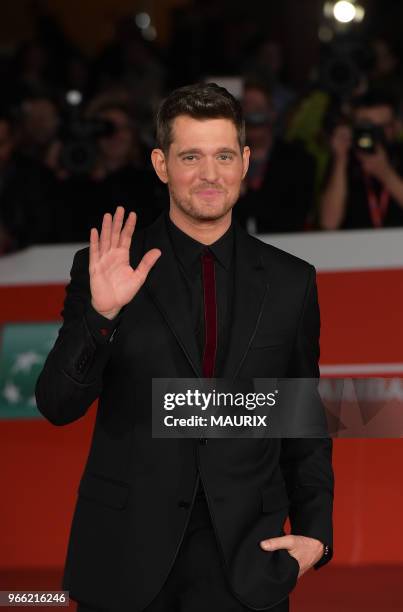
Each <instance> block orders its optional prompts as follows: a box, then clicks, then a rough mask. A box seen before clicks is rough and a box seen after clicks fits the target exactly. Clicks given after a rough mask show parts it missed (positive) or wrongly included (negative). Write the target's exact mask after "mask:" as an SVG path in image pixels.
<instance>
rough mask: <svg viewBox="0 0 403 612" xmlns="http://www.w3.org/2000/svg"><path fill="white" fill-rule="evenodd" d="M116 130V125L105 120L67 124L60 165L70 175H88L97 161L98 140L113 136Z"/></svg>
mask: <svg viewBox="0 0 403 612" xmlns="http://www.w3.org/2000/svg"><path fill="white" fill-rule="evenodd" d="M115 130H116V128H115V126H114V124H113V123H112V122H111V121H106V120H104V119H82V118H75V119H73V120H71V121H69V122H67V124H66V126H65V128H64V129H63V131H62V133H61V140H62V143H63V147H62V151H61V154H60V160H59V161H60V164H61V165H62V167H63V168H65V169H66V170H67V171H68V172H69V173H70V174H76V175H77V174H87V173H88V172H90V171H91V170H92V168H93V167H94V165H95V162H96V159H97V154H98V147H97V140H98V139H99V138H102V137H105V136H106V137H107V136H111V135H112V134H113V133H114V132H115Z"/></svg>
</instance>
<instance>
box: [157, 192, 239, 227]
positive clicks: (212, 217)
mask: <svg viewBox="0 0 403 612" xmlns="http://www.w3.org/2000/svg"><path fill="white" fill-rule="evenodd" d="M239 193H240V189H239V191H238V194H237V196H236V198H235V199H234V201H233V202H228V201H226V202H225V203H224V206H223V207H221V208H220V210H217V211H216V212H214V211H212V210H211V209H210V210H208V209H206V210H203V209H202V206H195V205H194V204H193V203H192V200H191V199H190V198H188V199H186V200H183V199H180V198H179V197H178V196H177V194H176V193H175V191H174V190H173V189H172V187H169V195H170V198H171V200H172V201H173V202H174V204H175V206H177V208H179V210H180V211H181V212H183V213H184V214H185V215H186V216H188V217H191V218H192V219H194V220H195V221H217V220H218V219H221V218H222V217H225V215H227V214H228V212H229V211H230V210H231V209H232V208H233V207H234V206H235V204H236V202H237V201H238V198H239Z"/></svg>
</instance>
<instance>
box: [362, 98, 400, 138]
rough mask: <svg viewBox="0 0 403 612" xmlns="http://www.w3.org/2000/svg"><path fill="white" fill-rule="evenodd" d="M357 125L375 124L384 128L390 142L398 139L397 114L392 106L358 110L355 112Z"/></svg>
mask: <svg viewBox="0 0 403 612" xmlns="http://www.w3.org/2000/svg"><path fill="white" fill-rule="evenodd" d="M354 121H355V123H373V124H374V125H377V126H379V127H382V128H383V130H384V132H385V137H386V140H387V141H388V142H392V141H393V140H395V138H396V137H397V131H398V125H397V121H396V117H395V114H394V112H393V110H392V108H390V106H387V105H385V106H374V107H373V108H364V107H363V108H357V109H356V111H355V112H354Z"/></svg>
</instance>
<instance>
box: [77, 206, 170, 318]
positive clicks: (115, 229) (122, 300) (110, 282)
mask: <svg viewBox="0 0 403 612" xmlns="http://www.w3.org/2000/svg"><path fill="white" fill-rule="evenodd" d="M124 214H125V209H124V207H123V206H117V208H116V211H115V214H114V216H113V219H112V215H111V214H110V213H105V215H104V217H103V220H102V229H101V235H100V237H99V238H98V230H97V229H96V228H95V227H92V228H91V233H90V249H89V256H90V257H89V273H90V287H91V304H92V306H93V308H95V310H96V311H97V312H99V313H100V314H102V315H103V316H104V317H107V318H108V319H113V318H114V317H116V315H117V314H118V312H119V311H120V309H121V308H122V307H123V306H125V305H126V304H128V302H130V300H132V299H133V297H134V296H135V295H136V293H137V292H138V291H139V289H140V288H141V286H142V284H143V283H144V281H145V280H146V278H147V275H148V273H149V271H150V270H151V268H152V267H153V265H154V264H155V262H156V261H157V259H158V257H159V256H160V255H161V251H160V250H159V249H151V250H150V251H148V252H147V253H145V255H144V256H143V258H142V260H141V261H140V263H139V264H138V266H137V268H136V269H134V268H132V266H131V265H130V257H129V250H130V244H131V240H132V236H133V232H134V228H135V226H136V218H137V216H136V213H134V212H130V213H129V215H128V217H127V219H126V223H125V224H124V226H123V229H122V224H123V218H124Z"/></svg>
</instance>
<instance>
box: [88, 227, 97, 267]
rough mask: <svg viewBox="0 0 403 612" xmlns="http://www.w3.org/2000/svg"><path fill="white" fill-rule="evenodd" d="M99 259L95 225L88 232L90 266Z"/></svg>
mask: <svg viewBox="0 0 403 612" xmlns="http://www.w3.org/2000/svg"><path fill="white" fill-rule="evenodd" d="M98 259H99V241H98V230H97V228H96V227H92V228H91V232H90V261H89V265H90V268H91V266H92V265H94V264H95V263H97V261H98Z"/></svg>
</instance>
